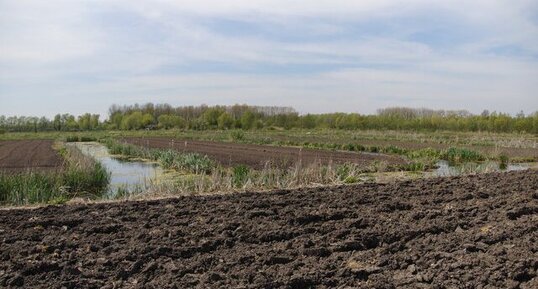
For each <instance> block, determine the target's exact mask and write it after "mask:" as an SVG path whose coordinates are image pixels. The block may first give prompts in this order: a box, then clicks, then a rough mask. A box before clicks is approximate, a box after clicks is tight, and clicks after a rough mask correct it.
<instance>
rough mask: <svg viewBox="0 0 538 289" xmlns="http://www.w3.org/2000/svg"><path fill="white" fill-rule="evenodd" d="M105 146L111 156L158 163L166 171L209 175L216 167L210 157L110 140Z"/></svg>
mask: <svg viewBox="0 0 538 289" xmlns="http://www.w3.org/2000/svg"><path fill="white" fill-rule="evenodd" d="M104 144H105V145H106V146H107V148H108V151H109V152H110V154H113V155H122V156H126V157H130V158H141V159H147V160H152V161H157V162H159V163H160V164H161V166H162V167H163V168H165V169H173V170H178V171H185V172H189V173H194V174H208V173H210V172H211V171H212V170H213V168H214V167H215V166H216V164H215V163H214V162H213V161H212V160H211V159H210V158H209V157H207V156H205V155H201V154H197V153H181V152H178V151H175V150H170V149H168V150H162V149H148V148H143V147H139V146H136V145H131V144H124V143H120V142H117V141H114V140H110V139H109V140H107V141H105V142H104Z"/></svg>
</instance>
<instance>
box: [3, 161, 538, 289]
mask: <svg viewBox="0 0 538 289" xmlns="http://www.w3.org/2000/svg"><path fill="white" fill-rule="evenodd" d="M537 270H538V172H537V171H533V170H528V171H520V172H509V173H493V174H486V175H477V176H470V177H452V178H434V179H427V180H418V181H405V182H399V183H393V184H386V185H383V184H364V185H356V186H345V187H335V188H317V189H302V190H294V191H276V192H271V193H241V194H231V195H215V196H200V197H180V198H177V199H164V200H153V201H138V202H120V203H102V204H89V205H82V204H81V205H64V206H48V207H42V208H38V209H11V210H0V287H2V288H18V287H21V288H22V287H24V288H538V277H537Z"/></svg>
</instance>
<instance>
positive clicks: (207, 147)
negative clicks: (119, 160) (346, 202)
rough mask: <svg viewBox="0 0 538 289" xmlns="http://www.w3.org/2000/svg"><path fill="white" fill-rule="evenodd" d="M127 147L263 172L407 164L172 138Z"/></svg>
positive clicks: (133, 141)
mask: <svg viewBox="0 0 538 289" xmlns="http://www.w3.org/2000/svg"><path fill="white" fill-rule="evenodd" d="M122 141H123V142H124V143H129V144H134V145H138V146H143V147H147V148H158V149H173V150H177V151H180V152H187V153H199V154H203V155H207V156H208V157H210V158H211V159H213V160H216V161H218V162H219V163H220V164H222V165H224V166H235V165H241V164H243V165H247V166H250V167H252V168H255V169H262V168H264V167H265V166H266V165H267V163H270V164H272V165H276V166H281V167H285V166H290V165H294V164H296V163H297V162H301V163H303V164H309V163H321V164H329V163H355V164H358V165H362V166H365V167H366V166H368V165H371V164H372V163H374V162H384V163H386V164H387V165H389V166H395V165H401V164H405V160H403V159H402V158H400V157H397V156H389V155H383V154H372V153H355V152H337V151H325V150H316V149H305V148H295V147H279V146H267V145H253V144H238V143H226V142H214V141H195V140H178V139H171V138H158V137H152V138H124V139H122Z"/></svg>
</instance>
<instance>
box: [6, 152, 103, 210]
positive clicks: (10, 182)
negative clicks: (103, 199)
mask: <svg viewBox="0 0 538 289" xmlns="http://www.w3.org/2000/svg"><path fill="white" fill-rule="evenodd" d="M59 152H60V154H61V155H62V156H63V157H64V160H65V161H64V164H63V166H62V167H61V168H59V169H56V170H52V171H34V170H27V171H24V172H18V173H7V172H3V173H0V203H1V204H12V205H27V204H33V203H54V204H58V203H63V202H65V201H67V200H69V199H71V198H73V197H76V196H84V197H90V198H97V197H100V196H101V195H102V194H103V193H104V192H105V191H106V188H107V186H108V183H109V181H110V174H109V173H108V172H107V170H106V169H105V168H104V167H103V166H102V165H101V163H99V162H96V161H95V160H93V159H92V158H90V157H86V156H84V155H83V154H82V153H81V152H80V151H79V150H78V149H77V148H75V147H62V148H61V149H60V151H59Z"/></svg>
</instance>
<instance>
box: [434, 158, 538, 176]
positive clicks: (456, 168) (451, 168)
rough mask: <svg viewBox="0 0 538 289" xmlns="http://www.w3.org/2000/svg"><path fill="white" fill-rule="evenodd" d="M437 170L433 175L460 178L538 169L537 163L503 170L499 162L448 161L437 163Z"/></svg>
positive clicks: (516, 165) (523, 164) (517, 165)
mask: <svg viewBox="0 0 538 289" xmlns="http://www.w3.org/2000/svg"><path fill="white" fill-rule="evenodd" d="M437 166H438V167H437V169H435V170H434V171H433V175H435V176H439V177H444V176H459V175H464V174H469V173H488V172H499V171H503V172H508V171H519V170H526V169H529V168H536V167H538V164H537V163H513V164H508V165H507V166H506V168H505V169H501V168H500V165H499V162H493V161H488V162H483V163H465V164H460V165H451V164H450V163H449V162H448V161H443V160H441V161H439V162H437Z"/></svg>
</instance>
